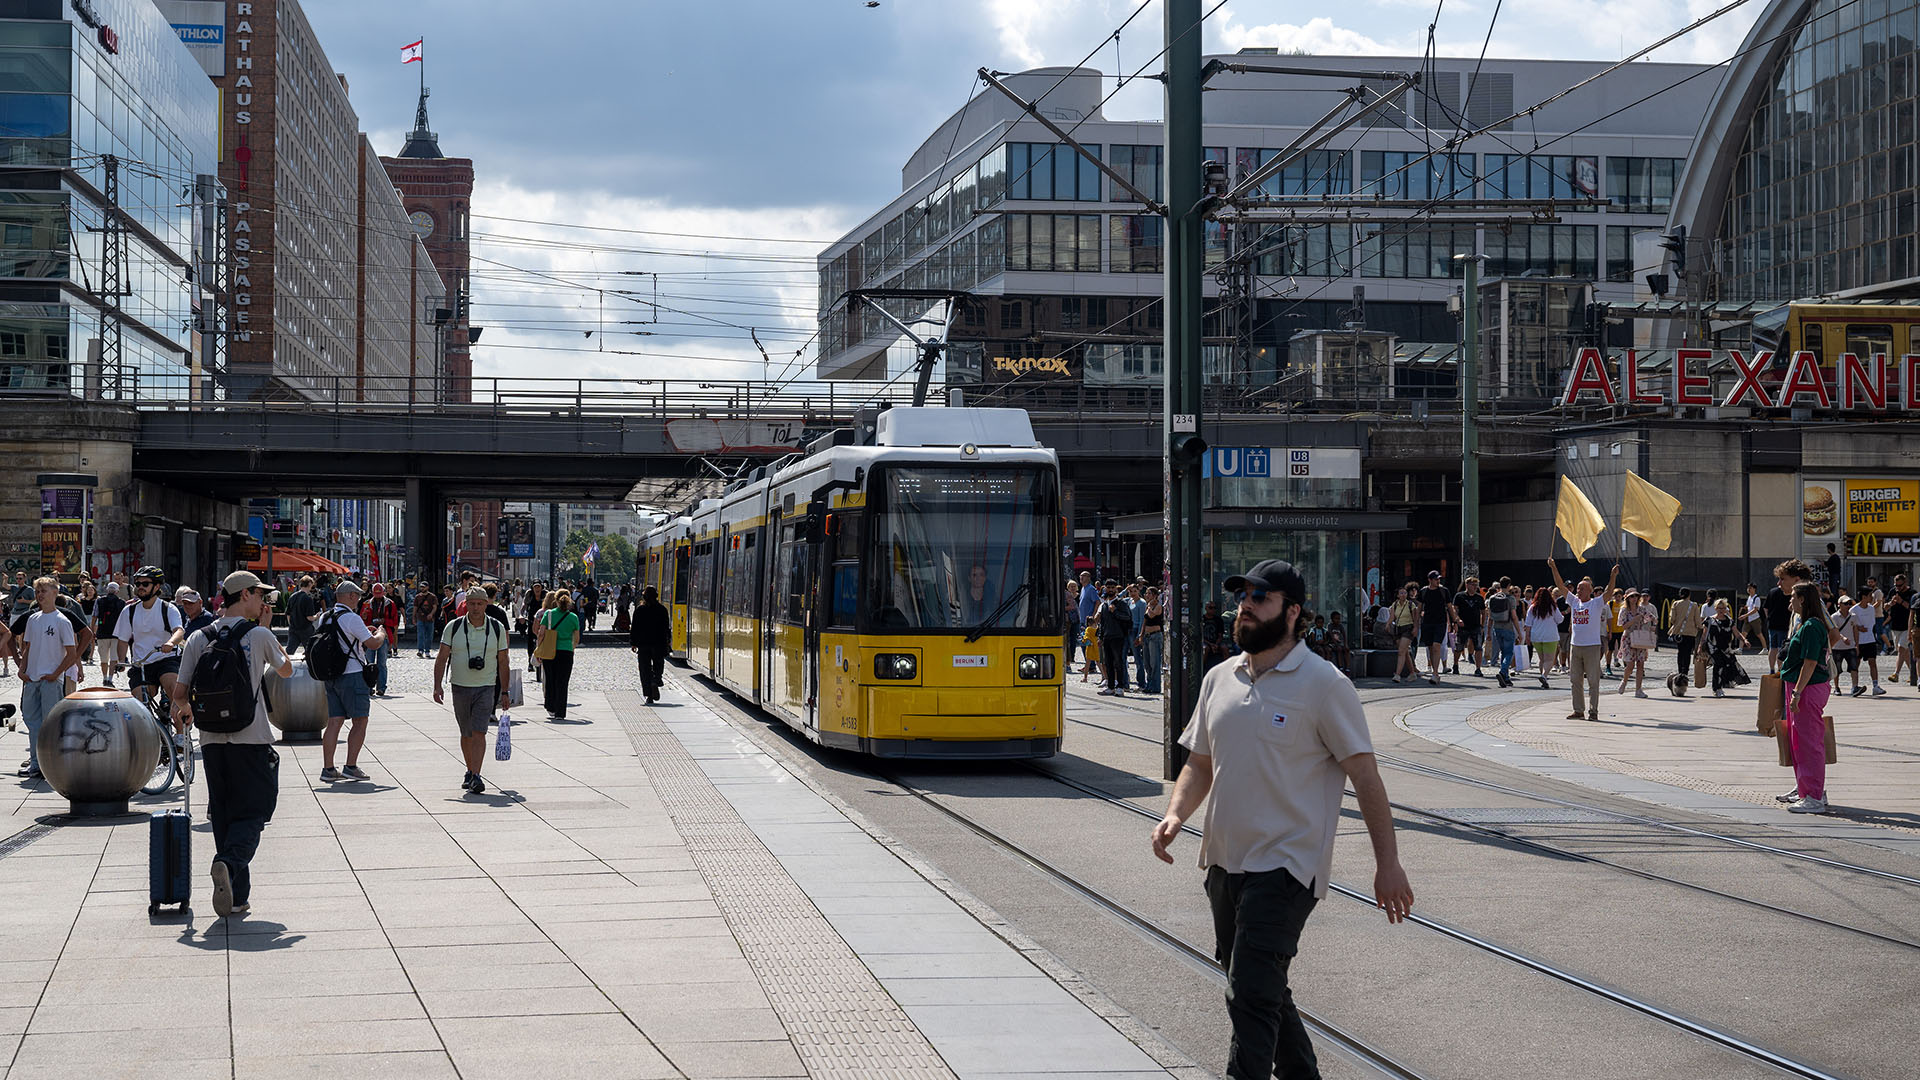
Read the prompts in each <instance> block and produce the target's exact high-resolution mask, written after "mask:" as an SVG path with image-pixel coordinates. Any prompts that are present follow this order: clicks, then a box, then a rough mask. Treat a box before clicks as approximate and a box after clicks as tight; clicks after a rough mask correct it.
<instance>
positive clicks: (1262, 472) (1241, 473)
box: [1201, 446, 1273, 478]
mask: <svg viewBox="0 0 1920 1080" xmlns="http://www.w3.org/2000/svg"><path fill="white" fill-rule="evenodd" d="M1201 475H1202V476H1204V477H1208V478H1212V477H1222V478H1226V477H1256V478H1263V477H1268V476H1271V475H1273V451H1272V450H1269V449H1267V448H1266V447H1264V446H1221V447H1216V448H1214V449H1212V450H1209V451H1208V452H1207V457H1206V462H1205V468H1204V469H1203V470H1202V471H1201Z"/></svg>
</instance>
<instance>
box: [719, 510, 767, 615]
mask: <svg viewBox="0 0 1920 1080" xmlns="http://www.w3.org/2000/svg"><path fill="white" fill-rule="evenodd" d="M763 531H764V530H762V529H753V530H751V531H748V532H744V533H740V534H738V535H737V536H735V537H733V538H732V539H730V540H729V541H728V543H727V561H726V567H727V579H726V592H725V596H724V603H725V604H726V610H727V613H728V614H731V615H745V616H748V617H752V616H753V614H754V610H753V597H754V593H755V592H757V591H758V590H759V588H760V544H759V540H760V534H761V533H762V532H763Z"/></svg>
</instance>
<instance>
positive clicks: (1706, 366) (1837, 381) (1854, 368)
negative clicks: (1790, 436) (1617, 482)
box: [1560, 347, 1920, 414]
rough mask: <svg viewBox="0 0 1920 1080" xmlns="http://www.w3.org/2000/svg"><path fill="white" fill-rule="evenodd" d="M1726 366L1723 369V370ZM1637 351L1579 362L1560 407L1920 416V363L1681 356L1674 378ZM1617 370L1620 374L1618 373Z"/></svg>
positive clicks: (1880, 358) (1743, 354) (1850, 357)
mask: <svg viewBox="0 0 1920 1080" xmlns="http://www.w3.org/2000/svg"><path fill="white" fill-rule="evenodd" d="M1716 360H1724V361H1725V365H1717V364H1716V363H1715V361H1716ZM1643 364H1644V361H1643V359H1642V358H1641V357H1640V356H1639V354H1638V352H1637V350H1634V349H1628V350H1626V352H1625V354H1624V355H1622V356H1614V357H1608V356H1605V355H1603V354H1602V352H1601V350H1599V349H1597V348H1591V347H1589V348H1584V349H1581V350H1580V351H1579V352H1578V353H1576V354H1575V355H1574V360H1573V368H1572V370H1571V371H1569V372H1568V373H1567V386H1566V390H1565V392H1563V393H1562V394H1561V397H1560V404H1562V405H1578V404H1594V403H1596V402H1597V403H1600V404H1606V405H1627V406H1634V405H1646V406H1660V405H1680V406H1700V407H1713V406H1718V407H1721V408H1739V407H1750V408H1757V409H1797V408H1809V409H1821V410H1825V411H1829V412H1889V411H1894V410H1899V411H1905V412H1910V413H1917V414H1920V355H1912V354H1910V355H1906V356H1900V357H1889V356H1887V355H1886V354H1885V353H1877V354H1875V355H1872V356H1856V355H1854V354H1853V353H1842V354H1841V355H1840V357H1839V361H1838V362H1837V363H1836V364H1834V365H1832V366H1830V367H1827V366H1822V364H1821V363H1820V358H1819V357H1818V356H1816V355H1814V354H1813V353H1810V352H1796V353H1794V354H1793V357H1792V358H1791V359H1788V360H1780V359H1778V358H1776V356H1775V355H1774V353H1773V352H1771V351H1770V350H1766V349H1760V350H1753V351H1742V350H1740V349H1728V350H1725V351H1723V352H1716V351H1715V350H1712V349H1676V350H1674V353H1673V370H1672V372H1671V374H1670V375H1669V374H1668V373H1666V372H1661V373H1658V374H1657V375H1656V374H1655V373H1654V372H1652V371H1650V370H1649V369H1648V368H1646V367H1644V366H1643ZM1716 366H1730V367H1731V370H1732V372H1733V388H1732V389H1731V390H1729V391H1728V392H1727V393H1726V394H1725V395H1724V396H1721V397H1717V398H1716V397H1715V395H1714V382H1715V377H1714V375H1713V373H1712V368H1714V367H1716ZM1616 369H1617V370H1616Z"/></svg>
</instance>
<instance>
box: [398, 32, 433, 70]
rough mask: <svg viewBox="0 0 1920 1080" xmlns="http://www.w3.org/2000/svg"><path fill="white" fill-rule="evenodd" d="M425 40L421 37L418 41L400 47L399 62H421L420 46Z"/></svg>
mask: <svg viewBox="0 0 1920 1080" xmlns="http://www.w3.org/2000/svg"><path fill="white" fill-rule="evenodd" d="M426 40H427V39H426V38H421V39H420V40H419V41H416V42H414V43H413V44H411V45H407V46H404V47H402V48H401V50H400V62H401V63H403V64H414V63H419V62H421V56H420V46H421V44H422V43H424V42H425V41H426Z"/></svg>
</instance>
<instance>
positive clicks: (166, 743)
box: [140, 721, 174, 795]
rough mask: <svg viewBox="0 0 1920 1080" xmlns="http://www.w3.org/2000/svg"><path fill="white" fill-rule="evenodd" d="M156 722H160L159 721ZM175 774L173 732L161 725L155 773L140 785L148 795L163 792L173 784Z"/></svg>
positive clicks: (142, 790) (154, 767)
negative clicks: (158, 755) (158, 757)
mask: <svg viewBox="0 0 1920 1080" xmlns="http://www.w3.org/2000/svg"><path fill="white" fill-rule="evenodd" d="M155 723H156V724H159V721H155ZM173 775H174V753H173V732H172V731H170V730H168V729H167V728H166V726H165V725H160V760H159V761H157V762H155V763H154V766H153V775H152V776H150V777H148V778H147V782H146V783H144V784H142V785H140V790H141V792H142V793H144V794H147V795H159V794H162V793H164V792H165V791H166V790H167V789H168V788H170V787H172V786H173Z"/></svg>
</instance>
